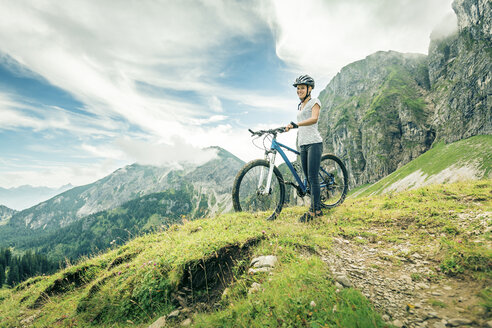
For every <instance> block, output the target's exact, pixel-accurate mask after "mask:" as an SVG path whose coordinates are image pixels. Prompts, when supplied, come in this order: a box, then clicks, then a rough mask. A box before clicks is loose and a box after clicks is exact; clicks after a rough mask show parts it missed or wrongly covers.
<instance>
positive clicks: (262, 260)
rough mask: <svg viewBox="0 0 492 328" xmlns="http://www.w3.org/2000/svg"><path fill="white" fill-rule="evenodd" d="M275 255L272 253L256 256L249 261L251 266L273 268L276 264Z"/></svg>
mask: <svg viewBox="0 0 492 328" xmlns="http://www.w3.org/2000/svg"><path fill="white" fill-rule="evenodd" d="M277 261H278V260H277V257H276V256H274V255H266V256H258V257H257V258H254V259H253V260H252V261H251V264H250V265H251V266H253V267H254V268H264V267H270V268H273V267H274V266H275V264H277Z"/></svg>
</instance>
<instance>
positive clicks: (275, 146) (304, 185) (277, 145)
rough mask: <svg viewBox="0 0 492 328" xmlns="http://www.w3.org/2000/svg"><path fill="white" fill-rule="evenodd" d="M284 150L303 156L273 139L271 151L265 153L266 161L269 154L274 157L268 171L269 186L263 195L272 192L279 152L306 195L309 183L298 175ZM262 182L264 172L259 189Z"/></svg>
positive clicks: (261, 175) (261, 174)
mask: <svg viewBox="0 0 492 328" xmlns="http://www.w3.org/2000/svg"><path fill="white" fill-rule="evenodd" d="M282 148H285V149H286V150H288V151H290V152H292V153H294V154H296V155H300V154H301V153H300V152H298V151H297V150H295V149H292V148H290V147H288V146H286V145H284V144H281V143H280V142H278V141H277V139H276V138H275V137H274V138H273V139H272V145H271V146H270V150H268V151H266V152H265V159H267V160H268V154H269V153H271V154H273V156H272V158H271V159H270V168H269V170H268V177H267V186H266V188H265V190H264V191H263V193H264V194H267V193H268V192H269V190H270V186H271V181H272V174H273V167H274V166H275V157H276V155H277V152H278V153H279V154H280V156H282V159H283V160H284V162H285V164H287V167H288V168H289V170H290V172H291V173H292V175H293V176H294V179H295V180H296V182H297V184H298V186H299V188H301V190H302V192H303V193H305V192H306V191H307V182H306V183H304V182H303V181H302V180H301V178H300V177H299V175H298V174H297V172H296V170H295V169H294V166H293V165H292V163H291V162H290V160H289V159H288V158H287V155H286V154H285V152H284V151H283V150H282ZM262 181H263V171H262V172H261V173H260V181H259V184H258V187H259V186H260V185H261V183H262Z"/></svg>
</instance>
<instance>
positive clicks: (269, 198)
mask: <svg viewBox="0 0 492 328" xmlns="http://www.w3.org/2000/svg"><path fill="white" fill-rule="evenodd" d="M269 168H270V163H269V162H267V161H266V160H261V159H258V160H254V161H251V162H249V163H248V164H246V165H245V166H244V167H243V168H242V169H241V170H240V171H239V172H238V174H237V176H236V179H235V180H234V185H233V187H232V202H233V205H234V210H235V211H236V212H240V211H244V212H258V211H266V212H271V214H270V216H269V217H268V219H270V220H273V219H275V218H276V217H277V216H278V215H279V214H280V212H281V211H282V206H283V204H284V197H285V185H284V179H283V177H282V174H281V173H280V171H279V170H278V168H277V167H274V168H273V175H272V179H271V180H272V181H271V184H270V188H269V190H266V186H267V180H268V171H269Z"/></svg>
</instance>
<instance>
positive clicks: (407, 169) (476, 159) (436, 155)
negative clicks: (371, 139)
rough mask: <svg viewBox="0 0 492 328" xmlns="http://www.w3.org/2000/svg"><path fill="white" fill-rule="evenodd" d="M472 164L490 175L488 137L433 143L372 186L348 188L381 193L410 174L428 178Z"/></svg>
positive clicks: (490, 142) (491, 139)
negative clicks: (446, 170) (417, 173)
mask: <svg viewBox="0 0 492 328" xmlns="http://www.w3.org/2000/svg"><path fill="white" fill-rule="evenodd" d="M453 165H455V166H457V167H462V166H465V165H473V166H475V168H476V169H477V170H478V171H480V172H482V176H483V177H484V178H487V177H491V176H492V136H491V135H482V136H475V137H471V138H468V139H464V140H460V141H457V142H455V143H451V144H444V143H443V142H440V143H437V144H436V145H434V147H433V148H431V149H429V150H428V151H427V152H425V153H424V154H422V155H420V156H419V157H418V158H416V159H414V160H413V161H411V162H410V163H408V164H406V165H404V166H403V167H401V168H399V169H398V170H396V171H395V172H393V173H391V174H390V175H388V176H386V177H384V178H383V179H381V180H379V181H378V182H376V183H374V184H372V185H366V186H363V187H360V188H357V190H356V191H352V192H351V195H352V196H354V197H364V196H369V195H377V194H381V193H382V192H383V191H384V189H386V188H387V187H389V186H391V185H392V184H393V183H396V182H398V181H400V180H402V179H403V178H405V177H407V176H409V175H410V174H412V173H415V172H417V171H419V170H420V171H421V173H422V174H424V175H427V176H428V177H430V176H432V175H435V174H438V173H440V172H442V171H443V170H445V169H447V168H449V167H451V166H453Z"/></svg>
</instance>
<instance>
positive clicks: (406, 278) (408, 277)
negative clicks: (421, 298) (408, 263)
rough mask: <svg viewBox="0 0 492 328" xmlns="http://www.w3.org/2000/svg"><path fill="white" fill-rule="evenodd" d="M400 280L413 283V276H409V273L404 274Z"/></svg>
mask: <svg viewBox="0 0 492 328" xmlns="http://www.w3.org/2000/svg"><path fill="white" fill-rule="evenodd" d="M400 280H402V281H404V282H406V283H407V284H411V283H412V278H411V277H410V276H407V275H402V276H401V277H400Z"/></svg>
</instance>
